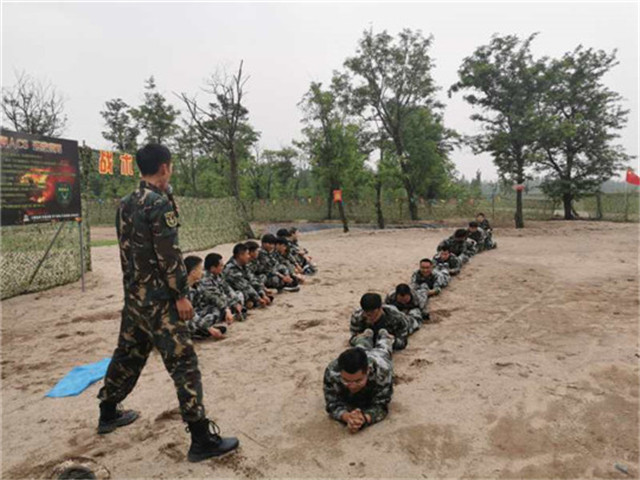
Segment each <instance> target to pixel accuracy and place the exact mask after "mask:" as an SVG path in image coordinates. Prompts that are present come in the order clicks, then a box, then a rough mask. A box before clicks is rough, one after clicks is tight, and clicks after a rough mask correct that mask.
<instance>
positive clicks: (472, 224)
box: [469, 221, 478, 228]
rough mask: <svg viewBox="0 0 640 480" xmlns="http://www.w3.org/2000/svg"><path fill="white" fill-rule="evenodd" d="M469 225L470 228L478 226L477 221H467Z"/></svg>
mask: <svg viewBox="0 0 640 480" xmlns="http://www.w3.org/2000/svg"><path fill="white" fill-rule="evenodd" d="M469 227H470V228H478V222H475V221H474V222H469Z"/></svg>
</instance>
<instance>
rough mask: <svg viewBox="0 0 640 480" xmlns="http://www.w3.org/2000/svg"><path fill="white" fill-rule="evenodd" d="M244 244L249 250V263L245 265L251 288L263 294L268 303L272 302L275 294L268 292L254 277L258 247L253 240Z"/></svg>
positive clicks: (259, 279) (257, 278) (271, 291)
mask: <svg viewBox="0 0 640 480" xmlns="http://www.w3.org/2000/svg"><path fill="white" fill-rule="evenodd" d="M244 244H245V245H246V247H247V249H248V250H249V263H248V264H247V270H249V273H250V278H251V285H253V288H255V289H256V290H262V291H263V292H265V293H266V294H267V297H268V298H269V301H273V298H274V295H275V292H274V291H273V290H270V289H269V288H268V287H267V286H266V285H265V283H264V282H263V281H262V279H261V278H260V277H258V276H257V275H256V260H257V259H258V250H260V245H258V243H257V242H254V241H253V240H248V241H246V242H245V243H244Z"/></svg>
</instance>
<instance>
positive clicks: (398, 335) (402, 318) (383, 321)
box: [349, 305, 411, 350]
mask: <svg viewBox="0 0 640 480" xmlns="http://www.w3.org/2000/svg"><path fill="white" fill-rule="evenodd" d="M410 322H411V320H410V319H409V318H407V316H406V315H405V314H404V313H402V312H401V311H400V310H398V309H397V308H396V307H394V306H393V305H382V316H381V317H380V318H379V319H378V321H377V322H376V323H374V324H370V323H368V322H367V320H365V318H364V316H363V315H362V308H358V309H356V310H355V311H354V312H353V314H352V315H351V322H350V326H349V330H350V332H351V340H353V337H354V336H355V335H357V334H359V333H362V332H364V331H365V330H366V329H367V328H370V329H372V330H373V332H374V334H375V336H374V342H375V341H376V338H377V334H378V330H380V329H381V328H384V329H386V330H387V331H388V332H389V333H390V334H391V335H393V336H394V337H395V340H394V342H393V349H394V350H402V349H403V348H405V347H406V346H407V337H408V336H409V325H410Z"/></svg>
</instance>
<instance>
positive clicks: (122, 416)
mask: <svg viewBox="0 0 640 480" xmlns="http://www.w3.org/2000/svg"><path fill="white" fill-rule="evenodd" d="M139 416H140V414H139V413H138V412H136V411H135V410H120V409H118V408H116V404H115V403H111V402H101V403H100V420H99V421H98V433H99V434H101V435H102V434H104V433H111V432H113V431H114V430H115V429H116V428H118V427H124V426H125V425H129V424H130V423H133V422H135V421H136V420H137V419H138V417H139Z"/></svg>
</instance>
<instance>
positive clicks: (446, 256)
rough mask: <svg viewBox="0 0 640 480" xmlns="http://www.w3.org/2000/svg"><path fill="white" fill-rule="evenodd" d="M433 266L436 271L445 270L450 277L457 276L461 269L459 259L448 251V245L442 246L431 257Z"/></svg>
mask: <svg viewBox="0 0 640 480" xmlns="http://www.w3.org/2000/svg"><path fill="white" fill-rule="evenodd" d="M433 265H434V267H435V268H436V269H437V270H446V271H447V272H448V273H449V275H450V276H452V277H453V276H454V275H457V274H458V273H460V270H461V269H462V262H461V261H460V259H459V258H458V257H457V256H456V255H455V254H453V253H451V251H450V250H449V245H442V246H441V247H440V251H439V252H438V253H436V254H435V255H434V257H433Z"/></svg>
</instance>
